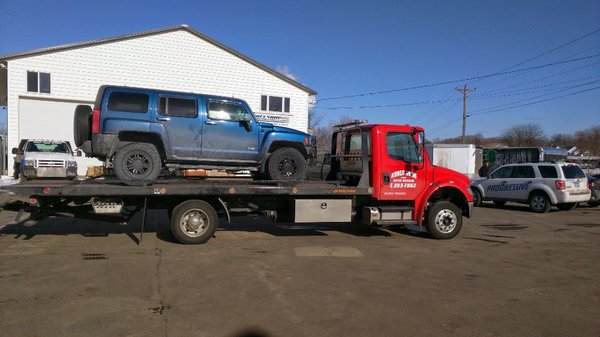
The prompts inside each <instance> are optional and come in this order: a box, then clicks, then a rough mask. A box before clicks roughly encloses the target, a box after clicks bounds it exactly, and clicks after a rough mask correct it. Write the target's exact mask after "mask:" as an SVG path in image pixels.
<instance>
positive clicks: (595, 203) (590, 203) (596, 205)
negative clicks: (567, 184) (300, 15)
mask: <svg viewBox="0 0 600 337" xmlns="http://www.w3.org/2000/svg"><path fill="white" fill-rule="evenodd" d="M587 204H588V206H590V207H598V205H600V202H598V201H588V203H587Z"/></svg>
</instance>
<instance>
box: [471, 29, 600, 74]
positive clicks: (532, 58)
mask: <svg viewBox="0 0 600 337" xmlns="http://www.w3.org/2000/svg"><path fill="white" fill-rule="evenodd" d="M598 32H600V28H598V29H596V30H594V31H592V32H590V33H587V34H585V35H583V36H580V37H578V38H576V39H574V40H571V41H569V42H566V43H563V44H561V45H560V46H558V47H554V48H552V49H550V50H548V51H545V52H543V53H541V54H539V55H536V56H533V57H530V58H528V59H527V60H525V61H522V62H519V63H517V64H515V65H512V66H510V67H508V68H505V69H502V70H500V71H499V73H501V72H504V71H507V70H509V69H512V68H515V67H518V66H520V65H523V64H525V63H528V62H530V61H533V60H535V59H538V58H540V57H542V56H545V55H548V54H550V53H552V52H554V51H556V50H559V49H561V48H564V47H566V46H568V45H570V44H573V43H575V42H577V41H579V40H582V39H585V38H586V37H588V36H590V35H594V34H596V33H598ZM475 82H476V81H475ZM470 84H473V83H470Z"/></svg>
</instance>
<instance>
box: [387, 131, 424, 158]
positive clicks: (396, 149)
mask: <svg viewBox="0 0 600 337" xmlns="http://www.w3.org/2000/svg"><path fill="white" fill-rule="evenodd" d="M386 143H387V144H386V145H387V151H388V155H389V156H390V157H391V158H392V159H396V160H402V161H405V162H409V163H418V162H419V161H420V159H419V148H418V147H417V144H416V143H415V140H414V138H413V137H412V136H411V135H410V134H408V133H395V132H390V133H388V134H387V136H386Z"/></svg>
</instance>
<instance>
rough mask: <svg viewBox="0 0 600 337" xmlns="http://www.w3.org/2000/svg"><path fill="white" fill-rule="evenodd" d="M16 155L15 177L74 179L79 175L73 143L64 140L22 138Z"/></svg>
mask: <svg viewBox="0 0 600 337" xmlns="http://www.w3.org/2000/svg"><path fill="white" fill-rule="evenodd" d="M12 154H14V155H15V163H14V166H13V169H14V177H15V178H20V179H21V180H28V179H35V178H63V179H73V178H75V177H76V176H77V161H75V157H74V156H73V150H72V148H71V144H69V142H66V141H62V140H44V139H22V140H21V142H20V143H19V147H15V148H13V149H12Z"/></svg>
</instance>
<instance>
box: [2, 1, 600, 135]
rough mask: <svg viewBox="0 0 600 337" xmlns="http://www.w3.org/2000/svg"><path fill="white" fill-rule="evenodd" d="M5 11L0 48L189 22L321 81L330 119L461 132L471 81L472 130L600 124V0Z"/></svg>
mask: <svg viewBox="0 0 600 337" xmlns="http://www.w3.org/2000/svg"><path fill="white" fill-rule="evenodd" d="M0 15H1V17H2V18H1V20H0V34H1V35H0V36H1V37H2V38H1V39H0V55H4V54H9V53H13V52H19V51H26V50H31V49H37V48H43V47H50V46H56V45H61V44H65V43H74V42H81V41H88V40H93V39H98V38H105V37H112V36H118V35H122V34H128V33H135V32H140V31H146V30H151V29H156V28H163V27H169V26H174V25H179V24H188V25H190V26H191V27H192V28H194V29H196V30H198V31H200V32H202V33H204V34H206V35H208V36H210V37H212V38H214V39H216V40H218V41H220V42H222V43H224V44H225V45H227V46H229V47H231V48H233V49H235V50H238V51H240V52H241V53H243V54H245V55H247V56H249V57H251V58H253V59H255V60H257V61H259V62H261V63H263V64H264V65H266V66H269V67H271V68H273V69H278V70H279V71H282V72H285V73H288V74H289V75H291V76H294V77H295V78H296V79H297V80H298V81H300V82H301V83H303V84H304V85H306V86H308V87H310V88H312V89H314V90H315V91H317V92H318V95H317V97H316V98H317V103H316V106H315V109H316V113H317V115H318V116H321V117H322V122H321V123H322V124H323V125H326V124H329V123H332V122H336V121H339V120H341V119H346V118H352V119H366V120H368V121H369V122H370V123H390V124H413V125H420V126H423V127H425V129H426V132H427V135H428V137H429V138H430V139H435V138H447V137H456V136H459V135H460V134H461V127H462V113H463V95H462V94H461V93H460V92H458V91H457V90H456V88H463V87H464V86H465V85H467V87H468V88H469V89H474V90H475V91H472V92H470V93H469V94H468V96H467V114H468V115H469V117H468V118H467V124H466V128H467V134H475V133H481V134H483V135H484V136H487V137H491V136H497V135H500V134H501V133H502V132H503V131H504V130H506V129H507V128H510V127H511V126H514V125H517V124H523V123H529V122H531V123H536V124H539V125H540V126H542V128H543V129H544V131H545V132H546V134H547V135H552V134H556V133H574V132H576V131H578V130H581V129H585V128H588V127H590V126H592V125H600V1H598V0H587V1H583V0H569V1H564V0H543V1H542V0H528V1H523V0H518V1H515V0H498V1H462V0H456V1H429V0H420V1H403V0H398V1H383V0H370V1H365V0H363V1H352V0H347V1H342V0H337V1H324V0H321V1H302V0H295V1H284V0H281V1H275V0H273V1H271V0H265V1H241V0H240V1H228V0H219V1H179V0H171V1H154V0H149V1H129V0H120V1H113V0H104V1H92V0H89V1H81V0H80V1H70V0H52V1H46V0H42V1H30V0H29V1H28V0H18V1H15V0H2V1H0ZM348 96H350V97H348ZM3 118H5V117H3ZM4 120H5V119H4Z"/></svg>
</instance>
